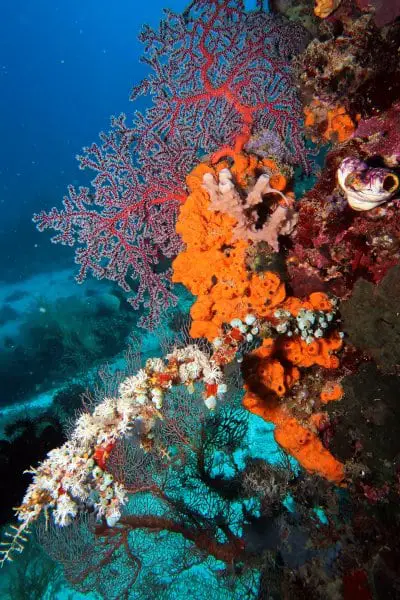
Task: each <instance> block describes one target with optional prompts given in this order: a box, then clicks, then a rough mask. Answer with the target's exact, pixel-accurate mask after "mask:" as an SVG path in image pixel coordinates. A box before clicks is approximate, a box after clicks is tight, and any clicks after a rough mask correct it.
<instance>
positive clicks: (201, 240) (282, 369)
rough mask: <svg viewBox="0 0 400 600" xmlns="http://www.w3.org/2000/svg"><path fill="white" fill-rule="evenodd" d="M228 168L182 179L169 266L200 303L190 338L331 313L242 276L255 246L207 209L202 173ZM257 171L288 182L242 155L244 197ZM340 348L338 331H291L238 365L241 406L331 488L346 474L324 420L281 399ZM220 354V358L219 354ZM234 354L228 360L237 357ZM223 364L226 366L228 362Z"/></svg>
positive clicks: (256, 276)
mask: <svg viewBox="0 0 400 600" xmlns="http://www.w3.org/2000/svg"><path fill="white" fill-rule="evenodd" d="M227 166H228V164H227V163H226V162H224V161H221V162H220V163H218V164H217V165H216V166H215V167H212V166H210V165H208V164H206V163H202V164H200V165H199V166H197V167H196V168H195V169H194V170H193V171H192V172H191V173H190V175H189V176H188V177H187V185H188V187H189V189H190V195H189V197H188V199H187V201H186V203H185V204H184V205H183V206H182V207H181V210H180V215H179V218H178V222H177V226H176V230H177V232H178V233H179V234H180V235H181V237H182V240H183V242H184V243H185V245H186V248H185V250H184V251H183V252H181V253H180V254H179V255H178V257H177V258H176V259H175V260H174V262H173V277H172V280H173V281H174V282H176V283H183V284H184V285H185V286H186V287H187V288H188V289H189V290H190V291H191V292H192V294H194V295H195V296H197V299H196V301H195V302H194V304H193V306H192V308H191V311H190V314H191V317H192V319H193V321H192V325H191V330H190V335H191V336H192V337H194V338H200V337H205V338H207V339H208V340H209V341H210V342H211V341H214V340H215V338H218V337H219V336H220V335H222V337H223V335H224V334H223V333H222V326H223V324H229V323H231V321H232V320H233V319H240V320H242V321H243V320H244V319H245V318H246V315H249V314H250V315H254V316H256V317H257V318H258V319H259V320H260V322H261V323H262V322H266V323H269V325H270V326H271V327H272V328H273V327H274V326H276V325H277V324H279V316H276V312H277V308H279V310H280V311H285V312H286V313H288V314H289V315H291V317H295V318H296V317H297V316H298V314H299V312H300V311H301V310H305V311H322V312H331V311H332V310H333V304H332V302H331V301H330V299H329V298H328V296H326V294H323V293H320V292H316V293H313V294H311V295H310V296H309V297H308V298H307V299H305V300H301V299H299V298H294V297H286V290H285V285H284V284H283V282H282V281H281V279H280V278H279V276H278V275H277V274H276V273H273V272H270V271H266V272H262V273H255V272H253V271H251V270H249V269H247V267H246V255H247V250H248V248H249V246H250V244H251V243H252V242H249V241H247V240H243V239H234V237H233V233H232V232H233V229H234V227H235V224H236V221H235V219H234V218H233V217H232V216H231V215H229V214H226V213H222V212H219V211H218V210H210V195H209V193H208V191H207V189H205V187H204V186H203V176H204V175H205V174H206V173H211V174H212V175H213V176H214V177H217V176H218V173H219V172H220V171H221V170H222V169H226V168H227ZM262 168H267V169H268V172H269V177H270V179H269V182H270V185H272V184H273V185H275V186H276V188H275V189H279V190H282V189H284V188H285V187H286V185H287V184H286V179H285V178H284V176H283V175H282V174H281V173H279V170H278V169H277V167H276V165H275V163H273V161H270V160H267V161H260V160H258V159H257V158H256V157H254V156H247V155H245V154H240V155H237V156H236V157H235V158H234V163H233V165H232V166H230V167H229V169H230V172H231V173H232V175H233V176H234V178H235V185H236V186H241V187H242V188H243V191H245V190H246V187H248V185H249V182H250V184H251V181H252V180H254V179H255V177H257V170H260V169H262ZM234 331H236V330H234ZM238 333H239V334H240V332H238ZM231 335H232V332H231ZM341 345H342V339H341V337H340V336H339V334H337V333H335V332H333V333H330V334H329V335H327V336H326V337H325V336H324V337H319V338H318V339H317V338H315V339H314V340H313V341H312V342H311V343H309V342H307V341H306V340H304V339H302V338H301V336H300V335H293V332H292V336H289V335H278V336H277V337H276V338H272V337H271V338H270V337H268V338H266V339H264V340H263V343H262V345H261V346H260V347H259V348H257V349H256V350H254V351H253V352H251V353H250V354H248V355H246V356H245V359H244V363H243V375H244V380H245V389H246V395H245V397H244V400H243V404H244V406H245V407H246V408H247V409H248V410H249V411H251V412H253V413H255V414H257V415H259V416H261V417H263V418H264V419H266V420H267V421H271V422H273V423H274V424H275V427H276V428H275V438H276V441H277V442H278V443H279V444H280V445H281V446H282V447H283V448H284V449H285V450H286V451H287V452H288V453H289V454H291V455H292V456H294V457H295V458H296V459H297V460H298V461H299V462H300V464H301V465H302V466H303V467H304V468H305V469H307V470H308V471H310V472H312V473H318V474H319V475H321V476H323V477H325V478H326V479H329V480H331V481H334V482H340V481H341V480H342V479H343V477H344V467H343V465H342V463H340V462H339V461H337V460H336V459H335V458H334V457H333V456H332V455H331V453H330V452H329V451H328V450H327V449H326V448H325V447H324V446H323V444H322V442H321V441H320V439H319V437H318V435H317V427H318V423H319V422H322V421H323V419H324V413H314V414H313V415H311V416H310V417H309V420H308V421H307V419H305V420H302V422H301V423H300V422H299V421H298V420H297V419H296V418H295V417H294V416H293V415H292V414H291V413H290V411H289V409H288V408H287V406H286V405H285V396H286V395H287V394H288V393H289V392H290V390H291V389H292V388H293V386H295V384H296V383H297V382H299V380H300V378H301V371H300V369H302V368H303V369H304V368H308V367H311V366H319V367H323V368H325V369H334V368H336V367H337V366H338V364H339V361H338V358H337V356H335V354H334V353H335V352H336V351H337V350H339V349H340V347H341ZM231 350H232V349H231ZM218 352H220V353H221V351H218V350H216V353H218ZM232 352H233V355H232ZM232 352H230V354H229V356H230V360H233V358H234V355H235V352H236V350H232ZM231 355H232V356H231ZM223 358H224V359H223V361H222V362H223V363H224V364H225V363H226V360H225V358H226V357H225V356H224V357H223ZM339 387H340V386H338V388H336V387H333V388H332V387H324V388H323V390H322V391H321V397H320V401H321V404H325V403H326V402H328V401H330V400H334V399H336V398H337V397H339Z"/></svg>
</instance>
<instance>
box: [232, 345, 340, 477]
mask: <svg viewBox="0 0 400 600" xmlns="http://www.w3.org/2000/svg"><path fill="white" fill-rule="evenodd" d="M332 337H333V338H334V342H333V343H332V346H331V347H330V349H329V350H327V349H326V347H325V346H316V347H315V349H316V350H318V351H316V353H315V354H313V353H312V354H311V356H309V355H308V354H306V358H307V361H305V360H304V359H302V358H301V357H302V354H301V352H300V351H299V352H300V353H299V356H298V357H297V356H296V357H295V358H296V361H295V362H294V361H292V360H291V354H290V353H289V354H288V353H287V349H286V348H285V343H286V341H287V340H288V338H286V339H285V337H283V339H284V342H283V344H282V343H281V341H280V339H279V338H278V339H276V340H274V339H272V338H267V339H264V340H263V343H262V345H261V346H260V347H259V348H257V349H256V350H253V352H251V353H250V354H249V355H248V356H247V357H246V358H245V361H244V364H243V375H244V380H245V389H246V395H245V397H244V399H243V405H244V407H245V408H247V410H249V411H250V412H252V413H254V414H256V415H259V416H261V417H262V418H263V419H265V420H266V421H270V422H272V423H274V424H275V431H274V436H275V439H276V441H277V443H278V444H279V445H280V446H282V448H284V450H285V451H286V452H288V453H289V454H291V455H292V456H294V457H295V458H296V459H297V460H298V461H299V463H300V464H301V465H302V466H303V467H304V468H305V469H306V470H307V471H309V472H310V473H317V474H318V475H320V476H322V477H325V478H326V479H328V480H329V481H333V482H335V483H339V482H341V481H342V480H343V478H344V465H343V464H342V463H341V462H340V461H338V460H337V459H336V458H334V456H332V454H331V453H330V452H329V450H327V449H326V448H325V447H324V446H323V444H322V442H321V440H320V439H319V437H318V435H317V433H316V429H317V428H318V424H319V423H322V422H323V421H324V419H325V417H324V414H325V413H314V414H312V415H311V416H310V417H309V418H308V421H307V422H302V423H300V422H299V421H298V420H297V419H296V418H295V417H294V416H293V415H292V414H291V413H290V411H289V410H288V408H287V407H286V406H285V402H284V397H285V396H286V395H287V394H288V393H289V392H290V390H291V389H292V387H293V386H294V385H295V384H296V383H297V382H298V381H299V379H300V371H299V369H298V367H297V366H298V365H300V366H311V365H312V364H313V365H314V364H320V363H325V364H323V366H324V367H325V368H335V367H336V366H337V365H336V363H334V362H333V358H336V357H333V356H331V355H330V352H333V351H334V350H337V349H339V348H340V346H341V343H342V340H341V338H340V337H339V336H338V338H336V336H335V335H334V336H331V338H332ZM329 339H330V338H328V340H329ZM328 340H325V341H328ZM292 341H293V340H290V342H292ZM321 341H322V340H318V344H320V342H321ZM310 345H311V344H310ZM326 352H328V354H325V353H326ZM327 357H328V358H329V360H328V361H326V358H327ZM290 363H291V364H290ZM305 363H307V364H305ZM342 393H343V391H342V387H341V386H340V385H339V384H338V383H331V382H330V383H327V384H325V385H324V387H323V389H322V391H321V394H320V400H321V403H322V404H326V403H327V402H330V401H332V400H338V399H339V398H340V397H341V396H342Z"/></svg>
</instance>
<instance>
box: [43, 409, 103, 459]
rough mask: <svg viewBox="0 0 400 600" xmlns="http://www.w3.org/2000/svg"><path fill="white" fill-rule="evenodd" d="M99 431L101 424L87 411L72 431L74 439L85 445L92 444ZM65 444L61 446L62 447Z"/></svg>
mask: <svg viewBox="0 0 400 600" xmlns="http://www.w3.org/2000/svg"><path fill="white" fill-rule="evenodd" d="M98 431H99V425H98V423H97V422H96V419H95V418H94V417H93V415H91V414H90V413H87V412H85V413H82V414H81V416H80V417H79V418H78V420H77V422H76V425H75V429H74V431H73V432H72V440H76V441H77V442H79V443H82V444H83V445H86V444H91V443H93V442H94V441H95V440H96V438H97V434H98ZM64 446H65V444H64ZM64 446H61V448H63V447H64ZM61 448H60V450H61ZM49 456H50V453H49Z"/></svg>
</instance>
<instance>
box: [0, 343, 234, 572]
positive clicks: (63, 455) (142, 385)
mask: <svg viewBox="0 0 400 600" xmlns="http://www.w3.org/2000/svg"><path fill="white" fill-rule="evenodd" d="M222 379H223V373H222V370H221V368H220V367H219V366H218V365H217V363H216V362H215V361H213V360H212V358H210V356H208V355H207V354H206V353H205V352H203V351H201V350H200V348H198V346H196V345H189V346H186V347H185V348H175V349H174V351H173V352H171V353H170V354H168V355H167V357H166V360H165V361H164V360H162V359H160V358H154V359H150V360H148V361H147V363H146V367H145V368H144V369H140V370H139V371H138V372H137V373H136V375H134V376H131V377H127V378H126V379H125V380H124V381H123V382H122V383H121V385H120V386H119V396H118V398H104V400H103V402H101V403H100V404H98V405H97V406H96V407H95V409H94V411H93V412H92V413H89V412H84V413H82V414H81V415H80V416H79V417H78V419H77V421H76V424H75V428H74V430H73V431H72V434H71V439H70V440H68V441H67V442H66V443H65V444H64V445H63V446H61V447H60V448H55V449H54V450H51V451H50V452H49V453H48V455H47V458H46V460H44V461H43V462H42V463H41V464H40V465H39V466H38V467H37V468H36V469H32V470H31V471H30V472H31V473H32V474H33V481H32V483H31V484H30V485H29V487H28V489H27V491H26V494H25V496H24V498H23V500H22V504H21V506H19V507H18V508H17V509H16V512H17V516H18V519H19V521H20V522H21V525H20V526H19V527H18V528H15V529H14V530H13V532H12V533H10V534H9V535H8V537H10V540H11V541H10V542H4V543H3V544H2V545H3V550H2V552H1V554H2V558H1V559H0V563H1V562H4V561H5V560H10V559H11V555H12V553H13V552H15V551H17V552H20V551H21V550H22V547H23V542H24V541H25V534H26V533H27V531H28V530H29V527H30V525H31V524H32V523H33V522H34V521H36V520H37V519H38V518H39V516H40V515H41V514H42V513H44V514H45V515H46V518H47V517H48V516H49V515H50V516H51V517H52V518H53V520H54V522H55V523H56V525H59V526H60V527H64V526H67V525H69V524H70V523H71V521H72V520H73V519H74V517H75V516H76V515H77V513H78V511H79V510H80V509H81V508H82V507H83V508H84V507H86V508H91V509H92V510H93V511H94V512H95V514H96V515H97V517H98V518H104V519H105V520H106V522H107V524H108V525H109V526H114V525H115V524H116V523H117V522H118V520H119V519H120V517H121V510H122V507H123V505H124V504H125V503H126V502H127V491H126V490H125V488H124V487H123V485H121V484H120V483H118V482H116V481H114V479H113V477H112V475H111V474H110V473H108V472H107V470H106V468H107V458H108V456H109V453H110V452H111V450H112V448H113V447H114V445H115V443H116V441H117V440H118V439H119V438H120V437H121V436H122V435H124V434H125V433H126V432H127V431H129V429H130V428H132V427H133V426H134V423H135V422H137V421H138V422H140V432H141V436H142V443H143V447H144V448H146V443H147V444H148V443H149V442H151V439H152V436H153V431H152V430H153V428H154V425H155V423H156V421H157V419H162V413H161V412H160V410H161V409H162V404H163V399H164V396H165V394H166V393H168V390H169V389H170V388H171V387H172V386H177V385H186V386H192V385H193V384H194V383H196V382H203V383H204V384H205V392H204V402H205V405H206V406H207V407H208V408H209V409H214V408H215V406H216V398H217V397H220V396H222V395H223V394H224V393H225V392H226V386H225V385H224V384H223V383H221V382H222ZM214 387H215V391H214Z"/></svg>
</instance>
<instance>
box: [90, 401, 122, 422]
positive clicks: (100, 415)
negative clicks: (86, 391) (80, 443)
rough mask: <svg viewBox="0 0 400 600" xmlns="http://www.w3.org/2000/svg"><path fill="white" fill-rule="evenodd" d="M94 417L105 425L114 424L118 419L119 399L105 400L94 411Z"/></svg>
mask: <svg viewBox="0 0 400 600" xmlns="http://www.w3.org/2000/svg"><path fill="white" fill-rule="evenodd" d="M93 417H94V419H96V420H98V421H100V422H101V423H103V424H111V423H113V422H114V421H115V420H116V418H117V399H116V398H104V400H103V402H101V403H100V404H98V405H97V406H96V408H95V409H94V412H93Z"/></svg>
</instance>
